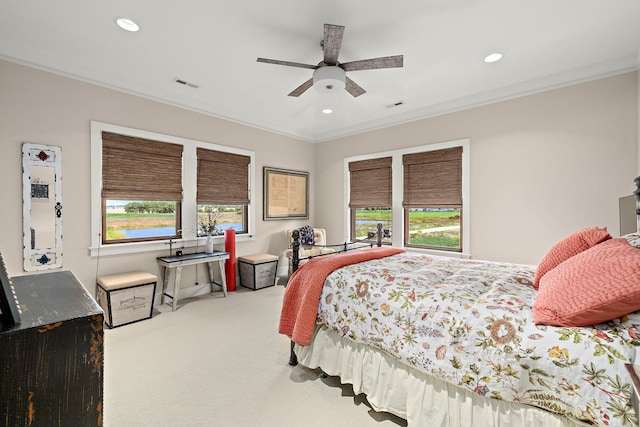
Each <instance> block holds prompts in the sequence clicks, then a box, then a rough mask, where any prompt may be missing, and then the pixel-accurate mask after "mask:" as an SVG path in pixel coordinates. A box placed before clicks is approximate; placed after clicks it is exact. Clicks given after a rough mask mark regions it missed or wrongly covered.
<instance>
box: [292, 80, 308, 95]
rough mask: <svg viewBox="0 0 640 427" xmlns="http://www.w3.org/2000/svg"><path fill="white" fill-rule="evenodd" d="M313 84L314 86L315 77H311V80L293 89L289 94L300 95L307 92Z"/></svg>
mask: <svg viewBox="0 0 640 427" xmlns="http://www.w3.org/2000/svg"><path fill="white" fill-rule="evenodd" d="M311 86H313V78H310V79H309V80H307V81H306V82H304V83H302V84H301V85H300V86H298V87H297V88H295V89H294V90H292V91H291V93H289V96H300V95H302V94H303V93H305V92H306V91H307V89H309V88H310V87H311Z"/></svg>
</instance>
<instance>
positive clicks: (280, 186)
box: [263, 166, 309, 220]
mask: <svg viewBox="0 0 640 427" xmlns="http://www.w3.org/2000/svg"><path fill="white" fill-rule="evenodd" d="M263 184H264V195H263V196H264V197H263V199H264V210H263V219H264V220H274V219H309V172H301V171H293V170H286V169H276V168H271V167H268V166H265V167H264V176H263Z"/></svg>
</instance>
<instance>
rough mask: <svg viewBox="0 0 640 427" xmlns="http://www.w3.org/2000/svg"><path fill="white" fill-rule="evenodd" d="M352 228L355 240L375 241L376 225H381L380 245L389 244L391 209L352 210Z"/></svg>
mask: <svg viewBox="0 0 640 427" xmlns="http://www.w3.org/2000/svg"><path fill="white" fill-rule="evenodd" d="M351 214H352V216H353V218H352V222H353V225H352V228H353V230H355V233H354V236H355V238H356V239H358V240H361V239H372V240H375V239H376V235H375V234H376V232H377V225H378V223H382V230H383V234H382V243H389V244H391V234H392V232H391V208H389V207H384V208H357V209H352V210H351Z"/></svg>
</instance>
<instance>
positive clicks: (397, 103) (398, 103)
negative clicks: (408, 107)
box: [384, 101, 404, 108]
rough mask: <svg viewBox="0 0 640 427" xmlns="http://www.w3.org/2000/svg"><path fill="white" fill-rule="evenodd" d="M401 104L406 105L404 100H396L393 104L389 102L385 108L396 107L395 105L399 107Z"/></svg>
mask: <svg viewBox="0 0 640 427" xmlns="http://www.w3.org/2000/svg"><path fill="white" fill-rule="evenodd" d="M401 105H404V102H403V101H398V102H394V103H393V104H388V105H385V106H384V107H385V108H395V107H399V106H401Z"/></svg>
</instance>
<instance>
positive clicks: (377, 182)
mask: <svg viewBox="0 0 640 427" xmlns="http://www.w3.org/2000/svg"><path fill="white" fill-rule="evenodd" d="M391 161H392V158H391V157H381V158H378V159H368V160H360V161H355V162H349V179H350V191H349V207H350V208H368V207H387V206H389V207H390V206H391V203H392V201H391V172H392V171H391Z"/></svg>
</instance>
